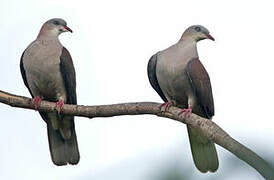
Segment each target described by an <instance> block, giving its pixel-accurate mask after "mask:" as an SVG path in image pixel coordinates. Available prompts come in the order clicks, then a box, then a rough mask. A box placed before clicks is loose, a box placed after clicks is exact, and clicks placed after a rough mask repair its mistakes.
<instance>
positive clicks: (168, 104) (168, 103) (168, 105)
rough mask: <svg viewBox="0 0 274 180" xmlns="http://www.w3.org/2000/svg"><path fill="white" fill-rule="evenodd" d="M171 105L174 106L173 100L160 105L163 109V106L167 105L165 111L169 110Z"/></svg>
mask: <svg viewBox="0 0 274 180" xmlns="http://www.w3.org/2000/svg"><path fill="white" fill-rule="evenodd" d="M170 106H172V103H171V102H165V103H163V104H161V105H160V109H162V107H165V111H167V110H168V108H169V107H170Z"/></svg>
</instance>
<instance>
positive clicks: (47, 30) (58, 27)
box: [38, 18, 72, 37]
mask: <svg viewBox="0 0 274 180" xmlns="http://www.w3.org/2000/svg"><path fill="white" fill-rule="evenodd" d="M63 32H71V33H72V30H71V29H70V28H69V27H68V26H67V22H66V21H65V20H63V19H61V18H53V19H50V20H48V21H47V22H45V23H44V24H43V26H42V28H41V30H40V33H39V35H38V37H39V36H41V35H42V36H43V35H44V36H58V35H59V34H61V33H63Z"/></svg>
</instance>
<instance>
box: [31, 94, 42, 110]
mask: <svg viewBox="0 0 274 180" xmlns="http://www.w3.org/2000/svg"><path fill="white" fill-rule="evenodd" d="M41 100H42V99H41V98H40V97H39V96H35V97H34V98H33V100H32V103H33V105H34V108H35V110H37V109H38V107H39V106H40V104H41Z"/></svg>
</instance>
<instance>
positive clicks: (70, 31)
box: [64, 26, 72, 33]
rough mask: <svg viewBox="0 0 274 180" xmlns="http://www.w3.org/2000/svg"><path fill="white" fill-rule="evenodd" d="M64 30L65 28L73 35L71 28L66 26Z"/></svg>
mask: <svg viewBox="0 0 274 180" xmlns="http://www.w3.org/2000/svg"><path fill="white" fill-rule="evenodd" d="M64 28H65V29H66V30H67V31H69V32H71V33H72V30H71V29H70V28H69V27H67V26H64Z"/></svg>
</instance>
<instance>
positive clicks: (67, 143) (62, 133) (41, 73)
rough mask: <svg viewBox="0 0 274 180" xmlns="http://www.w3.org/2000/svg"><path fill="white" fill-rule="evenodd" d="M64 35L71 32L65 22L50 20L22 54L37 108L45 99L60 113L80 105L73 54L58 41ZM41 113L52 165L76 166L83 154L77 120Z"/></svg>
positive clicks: (25, 75) (26, 81)
mask: <svg viewBox="0 0 274 180" xmlns="http://www.w3.org/2000/svg"><path fill="white" fill-rule="evenodd" d="M63 32H72V30H71V29H70V28H69V27H67V23H66V22H65V21H64V20H63V19H59V18H55V19H51V20H48V21H47V22H45V23H44V24H43V26H42V28H41V30H40V32H39V34H38V36H37V38H36V40H35V41H33V42H32V43H31V44H30V45H29V46H28V47H27V49H26V50H25V51H24V52H23V54H22V57H21V61H20V69H21V74H22V77H23V80H24V84H25V85H26V87H27V88H28V90H29V92H30V94H31V96H32V97H33V98H34V100H33V102H34V105H35V107H36V108H37V107H38V106H39V103H40V101H41V100H42V99H43V100H47V101H53V102H57V103H56V105H57V107H58V110H61V108H62V106H63V105H64V103H67V104H77V98H76V79H75V70H74V66H73V62H72V59H71V56H70V53H69V52H68V50H67V49H66V48H65V47H63V46H62V44H61V43H60V41H59V39H58V36H59V35H60V34H61V33H63ZM39 113H40V115H41V117H42V118H43V120H44V121H45V122H46V123H47V131H48V141H49V149H50V153H51V159H52V161H53V163H54V164H55V165H58V166H61V165H66V164H73V165H74V164H77V163H78V162H79V159H80V154H79V150H78V144H77V138H76V132H75V126H74V117H73V116H66V115H61V114H60V113H57V112H56V113H45V112H39Z"/></svg>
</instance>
